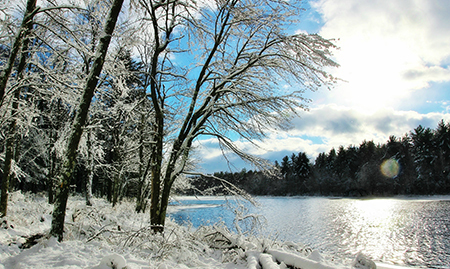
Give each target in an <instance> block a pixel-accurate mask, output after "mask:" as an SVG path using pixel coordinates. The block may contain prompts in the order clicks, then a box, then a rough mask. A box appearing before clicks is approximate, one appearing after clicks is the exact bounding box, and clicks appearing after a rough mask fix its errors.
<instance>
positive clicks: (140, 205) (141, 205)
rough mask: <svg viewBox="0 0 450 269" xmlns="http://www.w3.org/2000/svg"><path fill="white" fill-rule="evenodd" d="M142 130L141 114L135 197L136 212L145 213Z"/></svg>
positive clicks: (145, 175)
mask: <svg viewBox="0 0 450 269" xmlns="http://www.w3.org/2000/svg"><path fill="white" fill-rule="evenodd" d="M144 128H145V115H144V113H142V114H141V123H140V125H139V182H138V189H137V197H136V212H137V213H140V212H145V208H146V203H145V199H146V198H147V194H148V191H147V184H146V179H147V172H144Z"/></svg>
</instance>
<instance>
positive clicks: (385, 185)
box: [186, 120, 450, 197]
mask: <svg viewBox="0 0 450 269" xmlns="http://www.w3.org/2000/svg"><path fill="white" fill-rule="evenodd" d="M386 160H394V162H395V164H397V167H396V168H397V171H396V173H393V174H389V173H388V174H387V175H386V174H383V172H382V169H381V167H382V164H383V162H385V161H386ZM449 170H450V124H449V123H445V122H444V121H443V120H442V121H441V122H439V124H438V126H437V128H436V129H431V128H425V127H423V126H421V125H419V126H418V127H417V128H415V129H414V130H413V131H411V132H410V133H408V134H405V135H404V136H403V137H401V138H399V137H395V136H390V137H389V140H388V141H387V142H386V143H384V144H375V143H374V142H373V141H363V142H362V143H361V144H360V145H359V146H354V145H350V146H348V147H346V148H345V147H344V146H340V147H339V148H338V149H337V150H336V149H334V148H333V149H331V150H330V151H329V152H328V153H325V152H324V153H320V154H319V155H318V156H317V158H316V159H315V161H314V163H312V162H311V160H310V159H309V158H308V156H307V154H306V153H305V152H299V153H298V154H295V153H293V154H292V155H291V156H285V157H284V158H283V159H282V160H281V161H280V162H278V161H276V162H275V169H274V170H273V171H272V172H273V173H263V172H259V171H252V170H248V171H247V170H246V169H243V170H242V171H240V172H236V173H230V172H218V173H215V174H214V177H216V178H223V179H225V180H227V181H228V182H230V183H231V184H233V185H235V186H237V187H239V188H242V189H244V190H245V191H247V192H248V193H250V194H253V195H275V196H284V195H323V196H351V197H364V196H392V195H432V194H449V193H450V174H449ZM214 177H210V178H208V177H203V178H201V177H198V178H196V179H194V180H193V183H192V184H193V185H194V187H195V188H193V189H192V190H191V191H189V192H186V193H188V194H196V195H197V194H209V195H210V194H218V193H220V192H221V191H222V190H221V188H218V187H219V186H221V185H222V184H223V182H222V181H218V180H217V179H216V178H214Z"/></svg>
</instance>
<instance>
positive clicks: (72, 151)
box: [50, 0, 124, 241]
mask: <svg viewBox="0 0 450 269" xmlns="http://www.w3.org/2000/svg"><path fill="white" fill-rule="evenodd" d="M123 1H124V0H114V2H113V3H112V6H111V10H110V12H109V14H108V18H107V20H106V24H105V29H104V31H103V34H102V36H101V38H100V41H99V44H98V46H97V51H96V54H95V55H96V57H95V59H94V62H93V64H92V68H91V71H90V73H89V75H88V77H87V81H86V85H85V87H84V90H83V96H82V97H81V101H80V103H79V105H78V108H77V110H76V111H77V113H76V115H75V118H74V120H73V123H72V127H71V131H70V135H69V138H68V143H67V148H66V151H65V156H64V159H63V167H62V171H61V175H60V176H59V177H58V182H59V184H58V192H57V196H56V201H55V205H54V208H53V214H52V227H51V230H50V235H52V236H55V237H58V240H59V241H62V239H63V232H64V218H65V216H66V205H67V199H68V198H69V189H70V184H71V181H72V175H73V171H74V169H75V163H76V157H77V149H78V144H79V142H80V138H81V134H82V131H83V126H84V125H85V124H86V118H87V115H88V111H89V106H90V104H91V101H92V97H93V96H94V92H95V88H96V87H97V83H98V77H99V75H100V73H101V71H102V68H103V64H104V61H105V57H106V53H107V51H108V46H109V43H110V41H111V35H112V33H113V32H114V28H115V26H116V22H117V18H118V17H119V13H120V10H121V8H122V4H123Z"/></svg>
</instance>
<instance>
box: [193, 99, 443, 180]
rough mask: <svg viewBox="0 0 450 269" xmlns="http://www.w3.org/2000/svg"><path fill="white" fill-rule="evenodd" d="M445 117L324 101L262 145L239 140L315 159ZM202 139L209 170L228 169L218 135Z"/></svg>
mask: <svg viewBox="0 0 450 269" xmlns="http://www.w3.org/2000/svg"><path fill="white" fill-rule="evenodd" d="M441 119H444V120H445V121H446V122H450V114H448V113H427V114H420V113H418V112H416V111H395V110H393V109H390V108H383V109H380V110H377V111H375V112H374V113H367V112H362V111H360V110H357V109H354V108H346V107H342V106H336V105H323V106H320V107H315V108H312V109H311V110H310V111H308V112H301V117H300V118H295V119H294V120H293V121H292V128H291V129H290V130H288V131H285V132H277V131H272V132H270V133H269V135H268V137H267V138H266V139H264V140H263V141H254V143H256V144H257V145H258V146H259V147H255V146H254V145H253V144H252V143H250V142H248V141H237V142H236V144H237V146H238V147H239V148H241V149H242V150H244V151H245V152H247V153H250V154H254V155H257V156H260V157H263V158H266V159H270V160H272V161H274V160H278V161H281V159H282V158H283V157H284V156H286V155H291V154H292V153H298V152H305V153H307V154H308V156H309V157H310V158H311V161H314V159H315V158H316V157H317V155H318V154H319V153H321V152H328V151H329V150H330V149H331V148H338V147H339V146H341V145H342V146H344V147H347V146H349V145H356V146H359V145H360V144H361V143H362V142H363V141H364V140H367V141H369V140H373V141H374V142H375V143H381V144H383V143H386V142H387V140H388V138H389V136H391V135H395V136H396V137H402V136H403V135H405V134H406V133H409V132H410V131H413V130H414V129H415V128H416V127H417V126H419V125H422V126H424V127H430V128H432V129H435V128H436V127H437V124H438V123H439V121H440V120H441ZM313 140H314V141H313ZM199 143H200V144H201V146H199V147H197V153H198V154H197V156H200V157H201V158H202V159H203V163H204V165H203V166H204V167H207V170H209V171H210V172H212V171H224V170H228V164H227V163H226V161H225V160H224V159H223V158H222V157H221V154H222V152H221V151H220V149H219V147H218V143H217V142H216V141H215V140H214V139H206V140H201V141H200V142H199ZM230 161H232V162H233V164H234V165H235V166H236V168H237V170H239V169H241V168H242V167H245V166H246V165H245V164H244V163H243V162H241V161H240V160H239V159H238V158H237V157H231V158H230ZM247 167H248V166H247ZM211 169H212V170H211ZM214 169H215V170H214Z"/></svg>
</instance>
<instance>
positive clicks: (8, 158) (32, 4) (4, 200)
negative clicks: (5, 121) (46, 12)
mask: <svg viewBox="0 0 450 269" xmlns="http://www.w3.org/2000/svg"><path fill="white" fill-rule="evenodd" d="M35 8H36V1H33V0H31V1H29V2H28V3H27V11H26V12H25V15H24V21H25V22H26V24H25V25H23V27H21V30H20V31H21V32H23V36H24V37H25V38H24V39H21V40H22V46H21V47H22V54H21V56H20V61H19V65H18V66H17V74H18V80H22V79H23V72H24V70H25V65H26V61H27V58H28V44H29V43H30V40H29V39H28V36H29V35H30V32H31V30H32V28H33V21H32V18H31V19H26V18H28V17H29V14H31V13H32V11H33V10H35ZM18 46H19V47H20V45H18ZM16 54H17V52H16ZM14 58H15V56H14ZM9 74H11V71H9ZM2 83H3V82H2ZM5 83H6V81H5ZM5 86H6V84H5ZM0 87H3V85H0ZM3 89H4V88H3ZM0 90H1V88H0ZM20 90H21V88H20V87H19V88H17V89H16V90H15V91H14V97H13V102H12V109H11V119H10V123H9V129H8V134H7V137H6V143H5V147H6V149H5V151H6V152H5V163H4V165H5V166H4V168H3V178H2V190H1V198H0V216H6V213H7V209H8V191H9V184H10V180H11V164H12V160H13V158H14V146H15V137H16V125H17V120H16V116H17V112H18V111H17V110H18V108H19V98H20ZM2 97H3V96H2Z"/></svg>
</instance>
